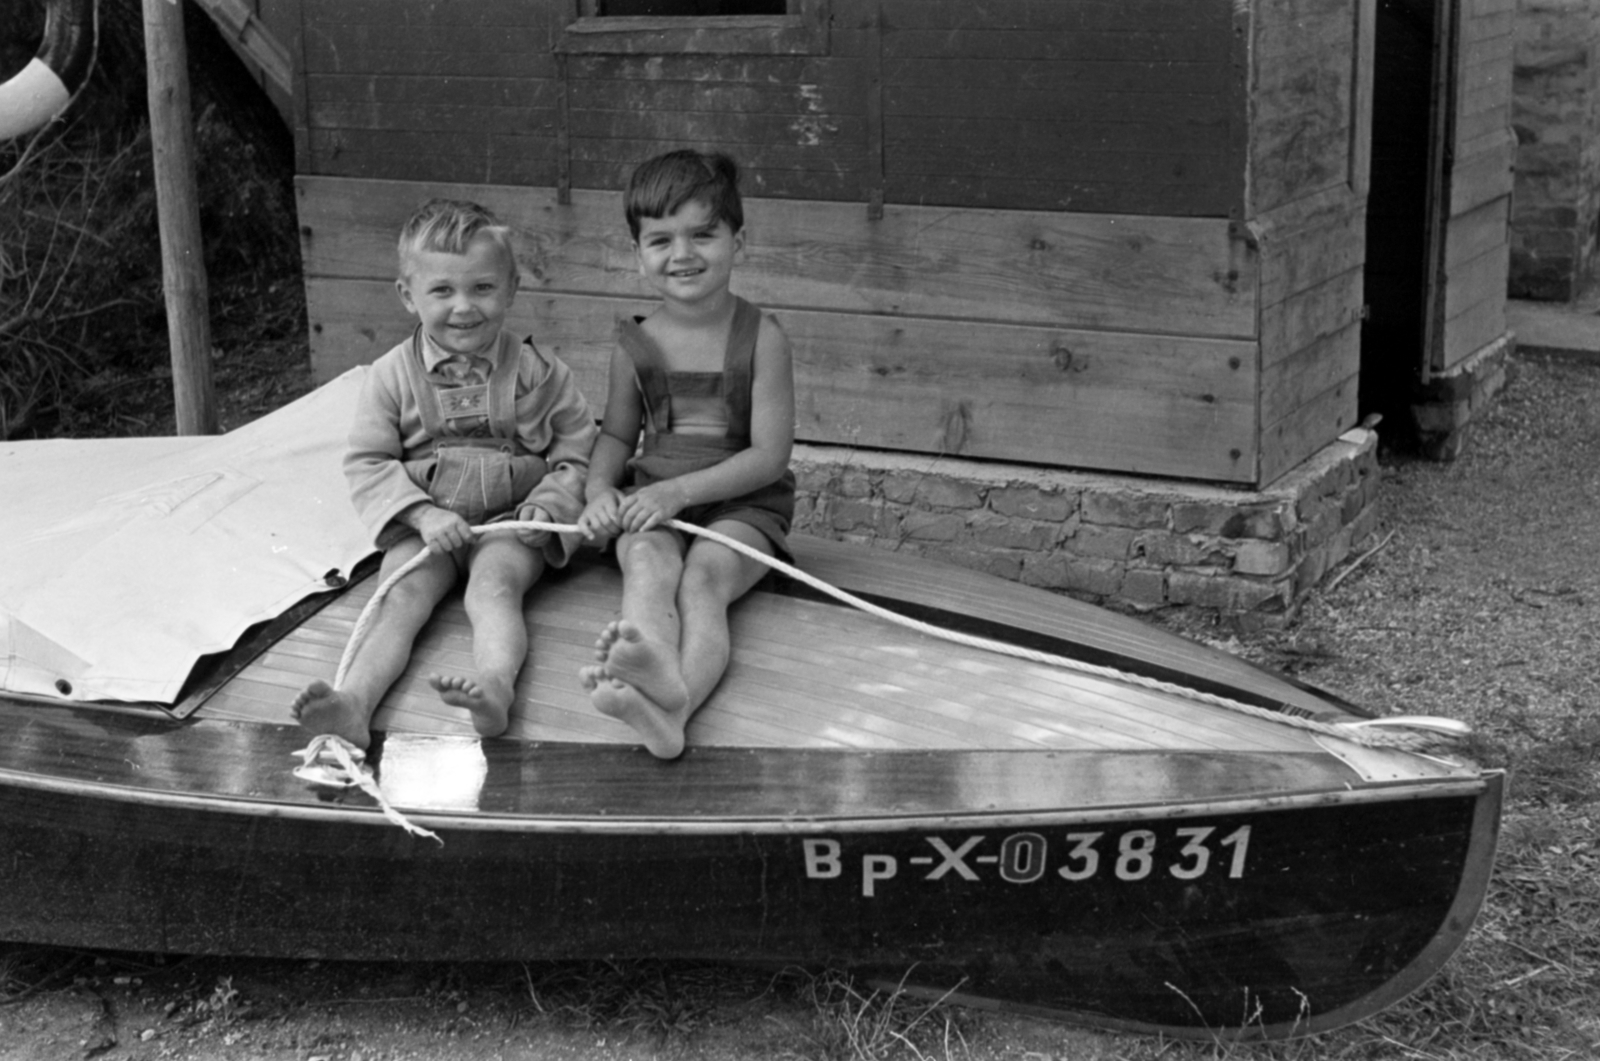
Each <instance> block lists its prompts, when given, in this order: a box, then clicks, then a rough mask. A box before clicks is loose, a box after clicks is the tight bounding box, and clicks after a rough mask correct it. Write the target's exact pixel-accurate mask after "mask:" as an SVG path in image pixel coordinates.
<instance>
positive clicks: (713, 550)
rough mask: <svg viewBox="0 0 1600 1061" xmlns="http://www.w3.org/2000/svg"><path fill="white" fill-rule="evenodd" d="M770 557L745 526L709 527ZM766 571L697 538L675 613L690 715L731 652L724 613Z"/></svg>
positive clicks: (761, 537) (766, 544) (766, 543)
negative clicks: (679, 619)
mask: <svg viewBox="0 0 1600 1061" xmlns="http://www.w3.org/2000/svg"><path fill="white" fill-rule="evenodd" d="M711 529H712V530H715V531H717V532H719V533H721V534H724V535H726V536H727V537H729V538H733V539H735V540H737V541H739V542H742V543H743V544H745V545H748V546H750V547H751V548H752V549H759V550H760V551H761V552H763V553H766V554H767V555H768V556H771V555H772V554H773V548H772V542H771V541H770V540H769V539H768V538H767V536H766V535H765V534H762V533H761V532H760V531H758V530H756V529H755V528H754V527H752V526H750V524H748V523H740V522H738V521H737V520H726V521H723V522H719V523H715V524H713V525H712V527H711ZM768 570H769V569H768V568H767V566H766V565H765V564H763V563H761V562H760V561H758V560H752V559H750V558H749V557H747V556H744V555H743V554H741V553H736V552H734V551H733V550H732V549H730V548H728V547H727V546H726V545H721V544H719V543H717V542H713V541H707V540H705V539H703V538H699V539H696V540H695V542H694V544H693V545H691V546H690V548H689V555H688V557H687V559H686V560H685V562H684V570H683V582H682V584H681V585H680V586H679V587H678V612H679V614H680V615H682V616H683V635H682V646H683V647H682V653H683V680H684V684H685V685H686V686H687V687H688V690H689V710H688V712H685V717H684V721H685V722H686V723H687V722H688V715H689V714H691V713H693V711H694V710H695V709H696V708H698V707H699V706H700V705H701V704H703V703H705V702H706V698H707V697H709V696H710V695H711V691H712V690H713V689H715V688H716V687H717V683H718V682H719V681H721V680H722V675H723V674H724V672H726V671H727V669H728V658H729V655H730V653H731V648H730V636H729V633H728V608H729V607H730V606H731V605H732V604H733V602H734V601H736V600H738V599H739V598H740V597H743V596H744V595H745V594H746V593H749V592H750V590H751V589H752V588H753V587H754V586H755V584H756V583H757V582H760V581H761V578H762V576H763V575H765V574H766V573H767V571H768Z"/></svg>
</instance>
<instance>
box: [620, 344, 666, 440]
mask: <svg viewBox="0 0 1600 1061" xmlns="http://www.w3.org/2000/svg"><path fill="white" fill-rule="evenodd" d="M617 343H618V344H619V345H620V346H621V347H622V350H623V353H625V354H627V355H628V360H630V361H632V362H633V379H634V382H635V384H637V385H638V387H639V393H640V394H641V395H643V397H644V415H645V429H646V431H647V432H649V433H651V434H655V433H657V432H662V431H670V430H672V392H671V391H670V390H669V389H668V387H667V362H666V358H664V357H663V356H662V354H661V347H659V346H657V345H656V341H655V340H654V339H652V338H650V336H648V335H646V334H645V331H644V329H643V328H641V327H639V322H638V320H636V319H630V318H626V317H624V318H623V319H621V320H619V321H617Z"/></svg>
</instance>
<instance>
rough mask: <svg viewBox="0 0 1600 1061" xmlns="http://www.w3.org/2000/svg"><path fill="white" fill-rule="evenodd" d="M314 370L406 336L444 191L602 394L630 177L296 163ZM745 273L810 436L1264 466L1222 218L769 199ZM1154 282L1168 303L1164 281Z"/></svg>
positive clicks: (1195, 471) (618, 306)
mask: <svg viewBox="0 0 1600 1061" xmlns="http://www.w3.org/2000/svg"><path fill="white" fill-rule="evenodd" d="M299 193H300V200H299V211H300V221H301V224H302V231H303V233H304V242H303V248H304V258H305V270H306V276H307V291H308V297H309V301H310V317H311V329H312V356H313V362H314V364H315V366H316V370H317V373H318V376H319V377H320V378H329V377H331V376H332V375H335V374H337V373H338V372H340V371H343V370H344V369H345V368H347V367H349V366H351V365H354V364H359V363H363V362H367V361H370V360H371V359H373V358H374V357H376V356H378V355H379V354H381V353H382V352H383V351H385V350H387V349H388V348H389V347H390V346H391V345H393V344H394V343H395V342H397V341H399V339H401V338H402V337H403V336H404V335H405V334H407V332H408V326H407V324H406V320H405V318H404V317H403V315H402V313H401V311H400V309H399V306H398V304H397V300H396V298H395V295H394V290H393V276H394V268H395V264H394V242H393V241H394V232H395V230H396V228H397V227H398V225H399V221H400V220H401V219H403V218H404V216H405V215H406V213H408V212H409V211H410V210H411V209H412V208H414V206H415V204H416V203H417V202H418V201H419V200H420V199H421V198H423V197H425V196H427V195H431V194H447V195H460V196H471V197H473V198H476V199H478V200H479V201H481V202H483V203H484V205H486V206H488V207H490V208H491V209H493V210H495V211H496V212H497V213H499V214H500V215H501V216H502V217H503V218H505V219H506V220H507V222H508V223H510V224H512V225H513V226H514V227H515V228H516V229H517V230H518V233H519V236H520V242H521V245H522V256H523V261H522V265H523V274H524V280H523V282H524V288H525V290H524V293H523V295H522V297H521V298H520V299H519V301H518V304H517V306H516V314H517V315H516V317H515V320H514V323H515V325H516V327H518V328H520V329H522V330H525V331H527V332H529V333H531V334H533V335H534V336H535V337H536V338H537V339H538V341H539V342H541V343H543V344H545V345H547V346H548V347H549V348H550V349H551V350H552V351H553V352H555V353H557V354H559V355H560V356H561V357H562V358H563V359H565V360H567V361H568V363H569V364H571V365H572V366H573V368H574V369H575V370H576V371H577V372H578V375H579V379H580V383H581V385H582V386H583V387H584V390H585V392H586V393H587V394H589V395H590V396H591V398H592V399H593V401H594V402H595V403H596V404H597V405H598V404H599V403H600V401H601V400H602V397H603V395H604V393H605V381H604V371H605V368H604V366H605V364H606V358H607V356H608V353H609V350H610V342H611V333H612V327H613V322H614V320H615V319H616V317H617V316H618V315H620V314H625V313H632V312H636V311H642V310H643V309H646V308H648V306H649V302H648V301H646V299H647V298H648V291H647V289H646V288H645V287H644V286H643V282H642V281H641V280H640V279H639V277H638V276H637V274H636V271H635V266H634V259H633V256H632V252H631V244H630V242H629V239H628V235H627V230H626V228H625V226H624V225H623V223H622V209H621V197H620V195H618V194H617V193H615V192H586V191H578V192H574V193H573V196H572V200H573V201H572V203H571V204H570V205H562V204H560V203H558V202H557V201H556V196H555V193H554V191H553V190H552V189H547V188H546V189H537V188H519V187H509V186H489V185H440V184H431V183H430V184H413V183H409V182H380V181H367V180H349V179H342V178H321V177H302V178H300V181H299ZM746 212H747V227H748V231H749V234H750V237H749V246H748V250H747V253H746V256H745V260H744V262H743V263H742V264H741V265H740V266H739V267H738V269H737V271H736V272H735V284H734V287H735V290H736V291H738V292H740V293H741V294H743V295H745V296H746V297H749V298H750V299H751V300H752V301H755V302H757V303H759V304H761V305H763V306H765V307H768V308H769V309H771V310H772V311H774V312H775V313H776V314H777V315H778V317H779V319H780V320H781V321H782V322H783V324H784V325H785V327H786V328H787V329H788V331H789V333H790V335H791V337H792V338H793V340H794V345H795V347H796V360H797V374H798V380H797V382H798V389H799V396H800V402H799V413H798V431H799V435H800V437H801V438H802V440H804V441H809V442H818V443H843V444H852V445H862V446H871V447H881V448H887V449H897V450H911V451H918V452H925V453H930V454H948V455H951V456H966V457H980V458H991V459H998V460H1009V461H1027V462H1032V463H1040V464H1049V465H1058V466H1068V467H1082V468H1102V469H1107V470H1119V471H1129V472H1139V473H1143V474H1149V475H1163V476H1176V477H1183V478H1197V479H1211V480H1221V481H1231V482H1248V481H1250V480H1251V478H1252V477H1253V475H1254V472H1255V452H1254V442H1253V439H1254V430H1255V426H1254V425H1255V416H1254V408H1255V400H1256V398H1255V396H1256V387H1257V377H1256V372H1255V363H1256V362H1255V344H1254V341H1253V340H1252V339H1251V338H1250V337H1249V336H1250V333H1251V332H1252V331H1253V330H1254V327H1255V315H1256V310H1255V292H1256V290H1257V274H1256V266H1255V260H1254V256H1253V254H1252V253H1251V252H1250V251H1249V250H1248V247H1247V246H1246V245H1245V244H1244V243H1243V242H1242V241H1240V240H1238V239H1236V238H1234V237H1233V236H1231V235H1230V233H1229V229H1228V224H1227V223H1226V222H1224V221H1221V220H1206V219H1190V220H1184V219H1175V218H1138V217H1106V216H1099V215H1073V214H1058V213H1045V212H1029V211H950V210H944V209H939V208H932V207H901V206H891V207H889V208H887V209H886V211H885V215H884V218H883V220H882V221H881V222H880V223H878V224H876V225H874V226H870V227H869V226H867V225H865V224H864V223H863V221H862V217H861V210H860V205H859V204H843V203H827V202H822V201H794V200H773V199H752V200H748V201H747V208H746ZM1157 291H1159V292H1160V293H1161V294H1160V298H1159V301H1156V296H1155V295H1154V294H1153V293H1154V292H1157Z"/></svg>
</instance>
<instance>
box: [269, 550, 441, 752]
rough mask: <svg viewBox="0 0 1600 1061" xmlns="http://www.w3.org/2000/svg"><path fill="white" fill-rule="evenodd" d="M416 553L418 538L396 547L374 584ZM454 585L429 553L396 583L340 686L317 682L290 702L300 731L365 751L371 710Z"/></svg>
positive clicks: (386, 557) (385, 558) (438, 559)
mask: <svg viewBox="0 0 1600 1061" xmlns="http://www.w3.org/2000/svg"><path fill="white" fill-rule="evenodd" d="M421 551H422V539H421V538H407V539H405V540H404V541H401V542H399V543H398V544H396V545H395V546H394V547H393V548H391V549H390V550H389V551H388V552H387V553H385V554H384V556H383V563H382V565H381V566H380V568H379V572H378V584H379V585H382V584H383V582H384V581H385V580H387V579H388V578H389V576H390V575H392V574H393V573H394V572H395V571H398V570H399V569H400V568H401V567H402V566H403V565H404V564H405V563H406V562H407V561H409V560H410V559H411V558H412V557H413V556H415V555H417V553H419V552H421ZM455 580H456V568H455V563H454V561H452V560H451V559H450V558H449V557H448V556H440V555H438V554H437V553H432V554H430V555H429V556H428V559H426V560H425V561H423V562H422V564H421V565H419V566H418V567H417V568H416V570H414V571H412V572H411V573H410V574H408V575H406V577H405V578H403V579H401V580H400V581H399V582H397V583H395V584H394V586H393V587H392V588H391V589H390V590H389V593H388V595H387V596H385V597H384V599H383V603H381V604H379V605H378V608H377V612H376V614H375V615H374V616H373V618H372V624H371V625H370V626H368V627H367V630H366V633H365V634H364V635H363V637H362V641H361V644H360V645H359V646H358V647H357V649H356V654H355V657H354V658H353V659H352V660H351V661H350V669H349V670H348V671H346V672H345V676H344V682H343V684H341V685H340V686H339V687H338V688H337V689H335V688H334V687H333V686H331V685H329V684H328V683H327V682H325V681H322V680H320V679H319V680H317V681H314V682H312V683H311V684H310V685H308V686H306V687H305V689H303V690H301V692H300V694H299V695H298V696H296V697H295V698H294V703H293V704H292V705H290V713H291V714H293V715H294V717H295V719H296V720H297V721H298V722H299V723H300V725H301V726H303V727H304V728H305V729H306V730H308V731H309V732H311V733H313V734H319V733H332V734H335V735H337V736H340V737H343V738H344V739H345V740H347V741H349V742H350V743H351V744H354V745H355V746H356V747H358V748H365V747H367V746H368V745H370V744H371V743H372V731H371V729H370V726H371V721H372V712H373V709H374V708H376V707H377V706H378V701H379V700H380V699H382V697H383V694H384V693H386V692H388V691H389V686H391V685H393V684H394V682H395V679H396V678H398V677H400V672H401V671H403V670H405V667H406V663H407V662H409V661H410V659H411V646H412V644H413V642H415V641H416V639H417V633H418V631H420V630H421V629H422V627H423V624H425V623H426V622H427V621H428V617H429V616H431V615H432V614H433V609H434V608H435V607H436V606H437V605H438V603H439V601H440V600H441V599H442V598H443V597H444V595H445V594H446V593H448V592H450V587H451V586H453V585H454V584H455Z"/></svg>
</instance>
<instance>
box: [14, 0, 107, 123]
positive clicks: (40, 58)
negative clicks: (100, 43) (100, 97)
mask: <svg viewBox="0 0 1600 1061" xmlns="http://www.w3.org/2000/svg"><path fill="white" fill-rule="evenodd" d="M94 33H95V0H50V3H49V5H48V6H47V7H46V8H45V16H44V41H43V42H42V43H41V44H40V45H39V51H38V54H36V55H35V56H34V57H33V58H32V59H31V60H29V61H28V65H27V66H25V67H23V68H22V70H21V71H20V72H19V73H18V74H17V75H16V76H15V77H13V78H11V80H9V81H7V82H6V83H5V84H3V85H0V140H10V139H11V138H13V137H17V136H22V135H24V134H26V133H31V132H33V131H34V130H35V129H37V128H39V127H40V126H42V125H44V124H45V123H46V122H48V121H50V119H52V118H54V117H55V116H56V115H58V114H60V113H61V112H62V110H64V109H65V108H66V106H67V104H68V103H69V102H71V100H72V94H73V93H74V92H76V91H78V89H80V88H82V87H83V83H84V82H85V81H87V80H88V79H89V71H90V69H91V68H92V67H93V65H94Z"/></svg>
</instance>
